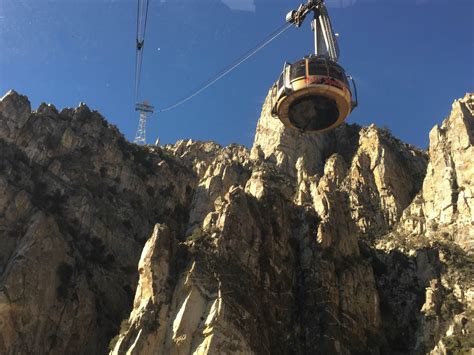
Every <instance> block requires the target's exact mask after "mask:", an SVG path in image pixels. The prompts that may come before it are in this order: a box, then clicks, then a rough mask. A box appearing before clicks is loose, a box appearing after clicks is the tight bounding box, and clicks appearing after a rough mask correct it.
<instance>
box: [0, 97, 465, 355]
mask: <svg viewBox="0 0 474 355" xmlns="http://www.w3.org/2000/svg"><path fill="white" fill-rule="evenodd" d="M473 100H474V98H473V95H466V97H465V98H464V99H462V100H458V101H456V102H455V103H454V104H453V111H452V113H451V115H450V117H449V118H447V119H446V120H445V121H444V122H443V124H442V125H441V126H440V127H438V126H437V127H435V128H434V129H433V130H432V132H431V133H430V149H429V152H427V153H425V152H423V151H420V150H418V149H416V148H414V147H412V146H410V145H407V144H404V143H403V142H401V141H399V140H398V139H396V138H394V137H392V136H391V135H390V133H389V132H387V131H386V130H381V129H379V128H377V127H375V126H370V127H366V128H361V127H358V126H355V125H343V126H342V127H340V128H338V129H336V130H334V131H332V132H328V133H325V134H300V133H298V132H295V131H292V130H288V129H286V128H284V127H283V126H282V125H281V123H280V122H279V121H278V120H275V119H273V118H272V117H271V116H270V115H269V108H268V102H267V103H265V105H264V107H263V110H262V116H261V118H260V120H259V123H258V125H257V131H256V137H255V142H254V146H253V148H252V149H251V151H248V150H247V149H246V148H244V147H241V146H237V145H231V146H229V147H225V148H223V147H220V146H219V145H217V144H215V143H211V142H207V143H206V142H193V141H180V142H178V143H176V144H175V145H169V146H165V147H154V146H153V147H152V146H147V147H138V146H135V145H132V144H129V143H127V142H126V141H125V140H124V138H123V136H122V135H121V134H120V133H119V132H118V131H117V130H116V128H115V127H113V126H110V125H108V124H107V122H106V121H105V120H104V119H103V118H102V117H101V116H100V115H99V114H98V113H97V112H94V111H90V110H89V108H87V106H85V105H80V106H79V107H78V108H76V109H64V110H62V111H61V112H58V111H57V110H56V109H55V108H54V107H53V106H52V105H45V104H42V105H40V107H39V108H38V109H37V110H36V111H34V112H31V108H30V105H29V102H28V100H27V98H26V97H24V96H21V95H18V94H16V93H15V92H9V93H8V94H7V95H5V96H4V97H3V98H2V100H1V102H0V145H1V152H2V153H1V155H0V174H1V175H0V190H1V191H2V194H1V195H0V196H1V197H0V243H1V248H0V322H1V324H2V327H1V328H0V329H1V330H0V353H11V354H13V353H15V354H16V353H29V352H35V353H36V352H38V353H43V352H48V353H52V354H55V353H58V354H60V353H65V352H68V353H71V352H72V353H84V354H86V353H87V354H90V353H97V354H101V353H105V352H107V346H108V345H109V347H110V349H111V350H112V352H113V353H117V354H122V353H126V352H127V353H134V354H148V353H149V354H157V353H163V354H178V353H180V354H184V353H186V354H187V353H202V354H205V353H209V354H214V353H225V352H226V353H245V354H247V353H272V354H279V353H281V354H284V353H300V354H305V353H315V352H316V353H321V354H325V353H340V354H347V353H374V354H376V353H420V354H421V353H426V352H430V351H432V352H433V353H446V351H447V350H446V349H448V350H449V349H460V348H462V347H464V348H469V347H470V346H472V329H471V328H472V295H473V291H472V290H473V288H472V280H471V279H470V278H469V275H472V237H473V236H472V233H473V227H472V225H473V223H474V214H473V212H472V211H474V206H473V200H472V196H473V194H472V192H473V183H472V181H473V175H474V170H473V165H472V156H473V154H472V151H473V148H472V147H473V137H474V133H473V117H472V114H473V108H474V107H473ZM140 255H141V256H140ZM137 264H138V273H137V271H136V265H137ZM127 318H128V319H127ZM112 338H113V339H112ZM109 341H110V344H108V343H109Z"/></svg>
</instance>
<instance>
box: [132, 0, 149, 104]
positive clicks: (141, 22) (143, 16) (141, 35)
mask: <svg viewBox="0 0 474 355" xmlns="http://www.w3.org/2000/svg"><path fill="white" fill-rule="evenodd" d="M143 2H145V5H143ZM149 4H150V2H149V0H138V1H137V34H136V45H137V50H136V55H135V101H136V102H137V101H138V91H139V88H140V79H141V71H142V62H143V50H144V41H145V33H146V25H147V20H148V7H149ZM142 26H143V32H142Z"/></svg>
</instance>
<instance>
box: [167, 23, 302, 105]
mask: <svg viewBox="0 0 474 355" xmlns="http://www.w3.org/2000/svg"><path fill="white" fill-rule="evenodd" d="M292 26H293V24H291V23H285V24H284V25H283V26H281V27H279V28H278V29H276V30H275V31H273V32H272V33H271V34H270V35H269V36H267V37H266V38H265V39H264V40H263V41H262V42H260V43H259V44H257V45H256V46H255V47H253V48H252V49H250V50H248V51H247V52H245V53H244V54H243V55H241V56H240V57H239V58H238V59H237V60H235V61H234V62H233V63H231V64H229V65H228V66H227V67H225V68H224V69H222V70H221V71H219V72H218V73H217V74H216V75H215V76H214V78H212V79H209V80H207V81H205V82H204V83H203V84H201V86H200V87H198V88H197V89H196V90H195V91H193V92H192V93H191V94H189V95H188V96H186V97H184V98H182V99H180V100H179V101H177V102H176V103H174V104H172V105H170V106H167V107H165V108H162V109H160V112H166V111H169V110H172V109H174V108H176V107H178V106H180V105H182V104H184V103H185V102H187V101H189V100H191V99H192V98H193V97H195V96H197V95H199V94H200V93H201V92H203V91H204V90H206V89H207V88H208V87H210V86H211V85H213V84H214V83H216V82H217V81H218V80H220V79H222V78H223V77H224V76H226V75H227V74H229V73H230V72H231V71H233V70H234V69H235V68H237V67H238V66H239V65H241V64H242V63H244V62H245V61H246V60H247V59H249V58H250V57H252V56H253V55H255V54H256V53H257V52H259V51H260V50H262V49H263V48H264V47H266V46H267V45H268V44H270V42H272V41H273V40H275V39H276V38H277V37H278V36H280V35H281V34H283V33H284V32H285V31H287V30H288V29H289V28H290V27H292Z"/></svg>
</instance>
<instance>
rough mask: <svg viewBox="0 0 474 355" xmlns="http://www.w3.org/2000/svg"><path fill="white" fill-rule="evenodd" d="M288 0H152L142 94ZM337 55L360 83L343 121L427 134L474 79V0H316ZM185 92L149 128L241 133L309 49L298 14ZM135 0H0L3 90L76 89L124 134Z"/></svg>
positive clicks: (184, 72) (244, 40)
mask: <svg viewBox="0 0 474 355" xmlns="http://www.w3.org/2000/svg"><path fill="white" fill-rule="evenodd" d="M299 3H300V2H299V1H294V0H291V1H290V0H285V1H283V0H276V1H275V0H165V1H164V0H161V1H160V0H150V11H149V18H148V21H149V22H148V28H147V34H146V42H145V51H144V60H143V71H142V85H141V89H140V98H141V99H147V100H148V101H150V102H151V103H152V104H153V105H155V107H157V108H160V107H164V106H168V105H170V104H173V103H174V102H175V101H176V100H178V99H180V98H182V97H183V96H186V94H188V93H189V92H191V91H193V89H195V88H196V87H198V86H199V85H200V84H201V83H202V82H203V81H205V80H207V79H209V78H211V77H212V76H213V75H214V74H215V73H216V72H218V71H219V70H220V69H222V68H223V67H225V66H226V65H228V64H229V63H230V62H232V61H233V60H234V59H236V58H237V57H239V56H240V55H241V54H242V53H243V52H245V51H246V50H248V49H249V48H251V47H253V46H254V45H255V44H257V43H259V42H260V41H261V40H262V39H263V38H264V37H266V36H267V35H268V34H269V33H270V32H272V31H273V30H274V29H276V28H277V27H279V26H280V25H281V24H282V23H283V22H284V18H285V14H286V13H287V12H288V11H289V10H291V9H295V8H297V7H298V5H299ZM326 3H327V5H328V7H329V12H330V15H331V18H332V22H333V25H334V27H335V31H336V32H338V33H339V34H340V37H339V46H340V49H341V58H340V63H341V64H342V65H343V66H344V67H345V69H346V71H347V72H348V73H350V74H351V75H352V76H353V77H354V78H355V79H356V82H357V84H358V89H359V101H360V106H359V108H358V109H357V110H356V111H354V112H353V114H352V115H351V116H350V117H349V120H348V122H349V123H353V122H355V123H358V124H361V125H368V124H370V123H375V124H377V125H378V126H381V127H388V128H390V129H391V131H392V132H393V133H394V134H395V135H396V136H398V137H399V138H401V139H402V140H404V141H407V142H408V143H412V144H415V145H417V146H420V147H422V148H425V147H426V146H427V144H428V132H429V130H430V129H431V127H432V126H433V125H435V124H436V123H440V122H441V121H442V119H443V118H445V117H446V116H447V114H448V113H449V111H450V107H451V103H452V101H453V100H454V99H456V98H459V97H462V96H464V94H465V93H466V92H468V91H474V72H473V63H474V38H473V37H474V30H473V23H474V2H473V1H472V0H332V1H329V0H327V1H326ZM306 21H307V22H305V23H304V24H303V26H302V27H301V28H299V29H290V30H289V31H287V32H286V33H285V34H283V35H282V36H281V37H279V38H278V39H277V40H276V41H274V42H273V43H272V44H270V45H269V46H268V47H266V48H265V49H264V50H262V51H261V52H260V53H258V54H257V55H256V56H255V57H253V58H252V59H250V60H248V61H247V62H245V63H244V64H243V65H242V66H240V67H239V68H238V69H237V70H236V71H234V72H232V73H231V74H229V75H228V76H226V77H225V78H224V79H222V80H220V81H219V82H218V83H216V84H215V85H213V86H212V87H210V88H209V89H208V90H206V91H205V92H203V93H202V94H200V95H199V96H197V97H195V98H194V99H192V100H190V101H188V102H187V103H185V104H184V105H182V106H180V107H178V108H176V109H174V110H172V111H169V112H166V113H161V114H160V113H158V114H154V115H153V116H151V118H150V120H149V122H148V126H147V141H148V142H150V143H153V142H154V141H155V140H156V138H158V137H159V138H160V139H161V142H162V143H174V142H175V141H176V140H178V139H183V138H192V139H196V140H214V141H217V142H218V143H221V144H225V145H226V144H229V143H240V144H244V145H247V146H250V145H251V144H252V141H253V137H254V132H255V127H256V124H257V120H258V117H259V114H260V110H261V105H262V103H263V100H264V98H265V96H266V94H267V91H268V89H269V87H270V86H271V84H272V83H273V81H274V80H276V79H277V77H278V75H279V73H280V71H281V69H282V67H283V63H284V62H285V61H289V62H292V61H296V60H298V59H300V58H301V57H303V56H304V55H306V54H309V53H310V52H312V50H313V48H312V33H311V30H310V23H309V21H308V19H307V20H306ZM135 34H136V0H115V1H114V0H94V1H93V0H55V1H46V0H0V93H1V94H2V95H3V93H4V92H6V91H7V90H9V89H11V88H13V89H15V90H16V91H18V92H20V93H22V94H25V95H28V97H29V98H30V101H31V102H32V105H33V108H36V107H37V106H38V105H39V104H40V103H41V102H43V101H44V102H48V103H49V102H50V103H53V104H55V105H56V107H58V108H62V107H75V106H77V104H78V103H79V102H81V101H83V102H85V103H87V104H88V105H89V107H91V108H93V109H96V110H98V111H100V112H101V113H102V114H103V115H104V116H105V117H106V118H107V120H108V121H109V122H111V123H113V124H115V125H117V126H118V127H119V129H120V130H121V131H122V132H123V133H124V134H125V136H126V137H127V138H128V139H129V140H133V138H134V135H135V131H136V128H137V125H138V114H137V113H136V112H135V111H134V63H135Z"/></svg>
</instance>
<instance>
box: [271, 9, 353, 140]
mask: <svg viewBox="0 0 474 355" xmlns="http://www.w3.org/2000/svg"><path fill="white" fill-rule="evenodd" d="M310 12H313V13H314V18H313V21H312V23H311V29H312V30H313V32H314V47H315V54H311V55H309V56H306V57H304V58H303V59H301V60H299V61H297V62H295V63H293V64H291V63H285V64H284V66H283V71H282V73H281V75H280V77H279V79H278V80H277V81H276V82H275V84H273V86H272V89H271V95H270V98H271V113H272V115H273V117H275V118H279V119H280V121H281V122H282V123H283V124H284V125H285V126H286V127H290V128H295V129H298V130H300V131H326V130H330V129H333V128H335V127H337V126H339V125H340V124H341V123H343V122H344V120H345V119H346V118H347V117H348V116H349V114H350V113H351V112H352V110H353V109H354V108H355V107H357V89H356V86H355V83H354V81H353V79H352V78H351V77H349V76H347V75H346V72H345V71H344V69H343V68H342V67H341V66H340V65H339V64H338V63H337V60H338V58H339V48H338V45H337V40H336V36H335V34H334V31H333V28H332V25H331V21H330V19H329V15H328V12H327V10H326V7H325V6H324V0H308V2H307V3H306V4H302V5H300V7H299V8H298V9H297V10H293V11H291V12H289V13H288V14H287V15H286V21H287V22H288V23H292V24H294V25H295V26H296V27H300V26H301V24H302V23H303V21H304V19H305V18H306V16H307V15H308V14H309V13H310ZM350 82H351V83H352V90H351V85H350ZM353 93H354V94H353Z"/></svg>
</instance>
